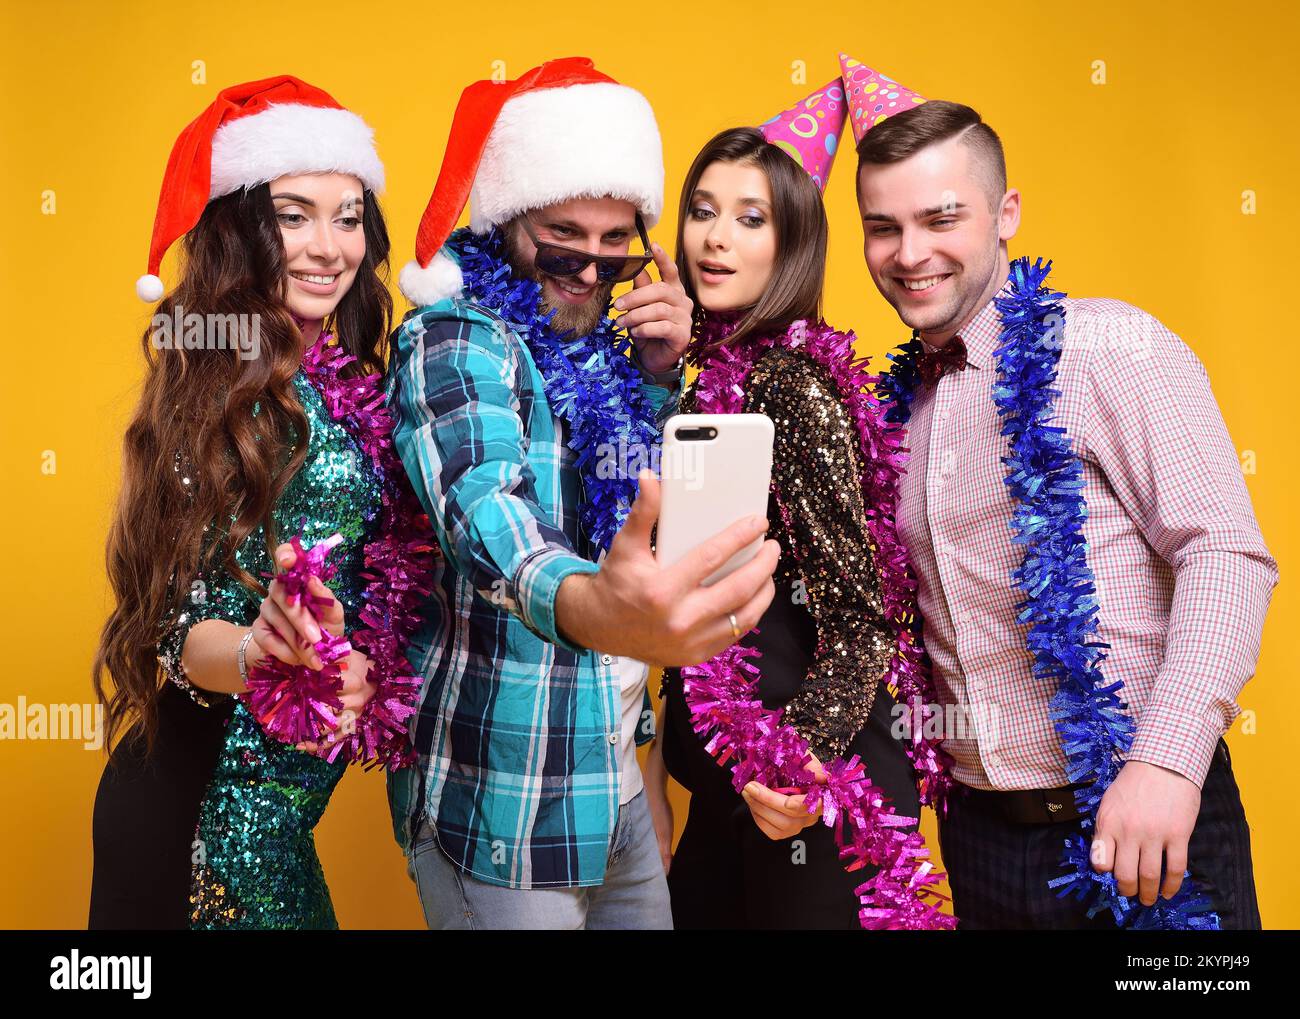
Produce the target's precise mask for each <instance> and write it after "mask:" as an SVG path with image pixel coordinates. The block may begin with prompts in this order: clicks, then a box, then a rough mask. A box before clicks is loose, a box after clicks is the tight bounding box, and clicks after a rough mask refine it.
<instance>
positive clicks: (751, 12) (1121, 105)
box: [0, 0, 1300, 927]
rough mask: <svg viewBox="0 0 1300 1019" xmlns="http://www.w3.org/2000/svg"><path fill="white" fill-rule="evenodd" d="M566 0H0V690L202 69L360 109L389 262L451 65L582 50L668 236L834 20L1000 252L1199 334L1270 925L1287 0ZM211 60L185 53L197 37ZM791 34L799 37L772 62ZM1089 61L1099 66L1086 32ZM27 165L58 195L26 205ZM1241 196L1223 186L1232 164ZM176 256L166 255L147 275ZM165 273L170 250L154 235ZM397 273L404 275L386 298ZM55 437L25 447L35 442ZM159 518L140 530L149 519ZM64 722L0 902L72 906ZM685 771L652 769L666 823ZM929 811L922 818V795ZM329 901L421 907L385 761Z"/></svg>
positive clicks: (106, 416)
mask: <svg viewBox="0 0 1300 1019" xmlns="http://www.w3.org/2000/svg"><path fill="white" fill-rule="evenodd" d="M1133 7H1134V5H1133V4H1131V3H1128V2H1124V3H1118V2H1093V3H1067V2H1058V3H1050V4H1048V3H1020V4H1012V5H1008V4H1004V3H998V4H991V3H968V4H963V5H945V4H884V3H870V2H864V0H852V2H844V0H823V2H820V3H815V4H803V3H789V4H782V3H772V2H757V3H755V2H746V3H740V2H736V0H726V2H720V0H697V2H693V3H683V2H676V0H674V2H655V0H648V2H645V3H638V4H604V5H592V6H591V7H584V8H582V9H579V8H576V7H574V6H571V5H567V4H546V5H538V4H534V3H522V2H519V0H508V2H504V0H493V2H490V3H487V2H485V3H481V4H474V5H465V4H460V3H456V4H450V3H412V2H405V0H390V2H388V3H382V4H376V5H367V4H361V5H358V4H342V3H334V2H328V0H317V2H315V3H310V4H281V3H275V2H271V0H259V2H257V3H246V2H230V3H222V4H206V3H205V4H185V3H167V4H163V3H130V4H126V3H122V4H113V3H93V4H92V3H84V4H71V3H49V2H42V3H15V2H14V0H4V7H3V11H4V13H3V30H2V31H0V81H2V82H3V102H2V103H0V138H2V139H3V147H2V149H0V152H2V158H0V195H3V198H4V201H5V202H6V203H7V210H6V215H5V217H4V219H5V222H4V226H3V229H2V234H0V235H2V236H3V245H2V248H0V259H2V261H0V288H3V289H2V290H0V296H2V297H3V306H2V307H3V316H4V317H3V327H2V328H3V333H4V335H3V346H4V351H5V354H6V361H7V363H6V366H5V368H4V370H3V371H0V422H2V424H3V437H4V441H3V457H4V459H3V475H0V476H2V477H3V479H4V481H5V482H6V485H5V489H6V491H5V497H4V499H3V503H2V505H3V510H2V512H3V520H2V526H0V533H2V534H3V536H4V539H3V540H4V543H5V547H4V549H3V554H2V555H0V563H3V565H4V583H3V584H0V612H2V614H3V618H5V619H8V620H9V623H8V625H9V634H10V637H9V650H8V652H7V653H6V654H5V655H4V664H3V668H2V669H0V703H7V704H14V703H16V702H17V699H18V697H19V696H20V695H22V696H25V697H26V698H27V700H28V702H29V703H34V702H40V703H47V704H48V703H85V702H87V701H89V700H91V698H92V695H91V693H90V674H89V665H90V661H91V656H92V653H93V649H94V646H95V642H96V639H97V636H98V632H99V628H100V626H101V624H102V622H103V619H104V617H105V613H106V610H107V606H108V594H107V588H106V584H105V580H104V571H103V554H104V538H105V534H106V530H107V526H108V520H109V513H110V509H111V506H112V500H113V497H114V494H115V492H116V487H117V483H118V465H119V449H120V443H121V437H122V432H123V429H124V427H125V423H126V420H127V416H128V414H129V412H130V410H131V407H132V405H133V402H134V399H135V396H136V393H137V391H138V383H139V378H140V374H141V367H142V359H141V354H140V350H139V336H140V333H141V331H142V329H143V328H144V325H145V323H146V321H147V316H148V313H149V312H148V309H147V308H146V306H145V305H144V304H142V303H141V302H140V301H138V300H137V299H136V297H135V294H134V288H133V284H134V281H135V278H136V277H137V276H138V275H140V274H141V273H143V272H144V271H145V268H146V265H145V262H146V255H147V248H148V240H149V231H150V227H151V225H152V222H153V215H154V208H155V202H156V200H157V195H158V187H159V183H160V181H161V176H162V171H163V167H164V166H165V164H166V159H167V154H168V152H169V151H170V147H171V144H172V142H173V140H174V139H175V137H176V135H177V133H178V132H179V131H180V129H181V128H182V127H183V126H184V125H185V124H186V123H187V122H188V121H190V120H191V119H192V118H193V117H194V116H196V115H197V114H198V112H199V111H200V110H201V109H202V108H203V107H204V106H205V105H206V104H207V103H208V102H209V101H210V100H211V99H212V97H213V96H214V95H215V94H216V92H217V91H218V90H219V89H221V88H222V87H224V86H226V85H229V84H233V83H235V82H239V81H246V80H252V79H256V78H261V77H265V76H268V75H271V74H277V73H286V72H287V73H291V74H294V75H297V76H299V77H301V78H304V79H306V80H307V81H310V82H312V83H313V84H316V85H319V86H321V87H323V88H325V89H326V90H328V91H329V92H331V93H332V94H333V95H334V96H335V98H337V99H338V100H339V101H340V102H341V103H343V104H344V105H346V106H348V107H350V108H352V109H354V110H356V111H357V112H358V113H360V114H361V115H362V116H364V117H365V118H366V120H367V121H368V122H369V123H370V124H371V125H372V126H373V127H374V129H375V132H376V136H377V139H378V145H379V150H380V154H381V156H382V158H383V159H384V161H385V163H386V166H387V171H388V193H387V195H386V196H385V200H384V208H385V213H386V215H387V218H388V223H389V227H390V230H391V232H392V237H393V265H394V276H395V274H396V268H398V267H400V266H401V264H402V263H403V262H405V261H406V260H407V259H408V258H409V257H410V255H411V252H412V247H413V243H414V234H415V228H416V224H417V222H418V218H419V215H420V212H421V211H422V209H423V207H424V204H425V201H426V200H427V198H428V194H429V191H430V189H431V187H432V184H433V180H434V178H435V175H436V172H437V168H438V164H439V160H440V159H441V155H442V151H443V146H444V144H445V141H446V136H447V130H448V127H449V125H450V122H451V116H452V111H453V110H454V108H455V104H456V100H457V97H458V96H459V93H460V90H461V88H462V87H464V86H465V85H466V84H468V83H469V82H470V81H473V80H475V79H479V78H485V77H489V76H491V74H492V72H493V69H494V67H493V62H494V61H504V67H505V72H506V74H507V76H510V77H514V76H516V75H518V74H519V73H521V72H522V71H524V70H526V69H527V68H529V67H532V66H534V65H535V64H537V63H540V62H541V61H542V60H544V59H547V58H551V57H559V56H568V55H573V54H586V55H589V56H591V57H592V58H594V59H595V61H596V64H597V66H598V67H600V68H601V69H603V70H605V71H606V72H609V73H611V74H612V75H614V76H615V77H616V78H618V79H620V80H622V81H624V82H626V83H628V84H631V85H633V86H635V87H636V88H638V89H640V90H642V91H643V92H644V93H645V94H646V96H647V97H648V98H649V100H650V102H651V103H652V105H653V106H654V108H655V110H656V111H657V113H658V116H659V120H660V125H661V129H662V132H663V137H664V145H665V157H666V158H665V161H666V166H667V186H666V192H667V194H666V199H667V200H666V203H665V204H666V205H667V206H668V214H667V215H666V216H665V218H664V222H663V223H662V224H661V226H660V227H659V228H658V229H657V230H656V231H655V235H656V237H657V238H658V239H659V240H661V241H663V242H664V243H665V244H667V245H669V246H671V238H672V236H673V233H672V231H673V228H674V222H673V220H674V218H675V213H674V212H673V210H674V209H675V206H676V201H677V189H678V188H679V187H680V184H681V180H682V177H683V175H684V173H685V171H686V169H687V167H688V165H689V163H690V160H691V158H692V157H693V156H694V154H695V153H696V151H698V149H699V147H700V146H701V145H702V144H703V143H704V141H705V140H707V139H708V138H709V137H710V136H712V135H713V134H714V132H716V131H718V130H720V129H722V128H725V127H731V126H735V125H740V124H755V123H758V122H760V121H762V120H765V119H766V118H767V117H769V116H771V115H772V114H774V113H776V112H777V111H779V110H781V109H784V108H785V107H787V106H789V105H791V104H792V103H793V102H794V101H795V100H796V99H798V98H801V97H802V96H803V95H804V94H806V93H807V92H809V91H811V90H812V89H813V88H814V87H816V86H819V85H821V84H822V83H823V82H824V81H826V80H828V79H829V78H831V77H832V76H833V75H834V74H835V73H836V70H837V62H836V54H837V52H838V51H840V50H844V51H846V52H848V53H850V54H851V55H853V56H855V57H857V58H858V59H860V60H862V61H864V62H866V63H867V64H869V65H871V66H873V67H876V68H878V69H880V70H881V71H883V72H884V73H885V74H888V75H890V76H892V77H894V78H897V79H898V80H899V81H900V82H902V83H903V84H906V85H908V86H909V87H911V88H913V89H915V90H917V91H919V92H920V93H921V94H923V95H926V96H930V97H935V98H948V99H957V100H961V101H964V102H967V103H969V104H971V105H973V106H975V107H976V108H977V109H979V110H980V111H981V112H982V113H983V114H984V116H985V117H986V118H987V119H988V121H989V122H990V123H991V124H993V126H994V127H995V128H996V129H997V130H998V131H999V132H1000V133H1001V135H1002V137H1003V139H1004V141H1005V144H1006V148H1007V155H1008V162H1009V166H1010V176H1011V182H1012V184H1013V185H1014V186H1017V187H1019V188H1020V189H1021V190H1022V191H1023V193H1024V196H1025V198H1024V226H1023V228H1022V230H1021V232H1020V236H1019V237H1018V238H1017V239H1016V240H1015V242H1013V246H1012V254H1013V255H1016V254H1031V255H1049V256H1051V257H1053V258H1054V259H1055V260H1056V265H1057V269H1056V273H1055V277H1054V278H1055V279H1056V280H1057V285H1058V286H1061V287H1062V288H1063V289H1065V290H1067V291H1069V292H1070V293H1071V294H1072V295H1074V296H1089V295H1091V296H1108V297H1116V298H1121V299H1124V300H1126V301H1130V302H1132V303H1134V304H1137V305H1139V306H1141V307H1143V308H1145V309H1146V310H1148V311H1150V312H1151V313H1153V314H1155V315H1156V316H1157V317H1159V318H1160V319H1161V320H1163V321H1164V322H1165V323H1166V324H1167V325H1168V326H1169V327H1170V328H1172V329H1173V330H1174V331H1175V332H1177V333H1178V334H1179V335H1180V336H1182V337H1183V338H1184V339H1185V340H1186V341H1187V342H1188V343H1189V344H1190V345H1191V346H1192V348H1193V349H1194V350H1195V351H1196V352H1197V354H1198V355H1199V356H1200V357H1201V359H1202V360H1203V361H1204V363H1205V365H1206V368H1207V369H1208V370H1209V373H1210V377H1211V380H1212V381H1213V384H1214V389H1215V392H1216V394H1217V396H1218V399H1219V402H1220V404H1221V406H1222V408H1223V412H1224V415H1225V417H1226V418H1227V421H1228V426H1229V429H1230V431H1231V434H1232V436H1233V439H1234V441H1235V443H1236V445H1237V447H1238V448H1239V449H1240V450H1243V451H1244V450H1252V451H1254V454H1255V457H1256V461H1257V465H1258V473H1256V474H1254V475H1252V476H1249V477H1248V478H1247V481H1248V484H1249V486H1250V490H1251V495H1252V497H1253V499H1254V504H1255V509H1256V512H1257V513H1258V515H1259V521H1260V524H1261V526H1262V528H1263V531H1264V535H1265V537H1266V538H1267V540H1268V542H1269V545H1270V547H1271V549H1272V551H1273V553H1274V554H1275V555H1276V557H1277V558H1278V560H1279V561H1280V563H1281V567H1282V576H1283V581H1282V584H1281V586H1280V587H1279V588H1278V590H1277V591H1276V593H1275V596H1274V599H1273V605H1272V610H1271V612H1270V615H1269V620H1268V626H1267V629H1266V631H1265V634H1264V650H1263V654H1262V657H1261V659H1260V663H1259V671H1258V675H1257V676H1256V678H1255V679H1254V680H1253V681H1252V682H1251V683H1250V684H1249V685H1248V686H1247V688H1246V690H1245V692H1244V694H1243V696H1242V698H1241V703H1242V706H1243V707H1244V708H1245V709H1247V710H1248V711H1249V712H1253V713H1254V719H1255V725H1256V727H1257V732H1256V733H1255V734H1245V733H1243V732H1241V731H1240V729H1239V728H1238V729H1237V730H1234V732H1233V734H1232V735H1231V736H1230V741H1231V744H1232V750H1233V755H1234V759H1235V763H1236V770H1237V776H1238V779H1239V782H1240V784H1241V787H1242V792H1243V797H1244V799H1245V804H1246V811H1247V814H1248V816H1249V818H1250V821H1251V825H1252V829H1253V832H1254V859H1255V868H1256V879H1257V883H1258V888H1259V895H1260V903H1261V908H1262V912H1263V917H1264V923H1265V926H1268V927H1294V926H1297V920H1300V891H1297V887H1296V882H1295V881H1294V879H1293V877H1292V869H1291V868H1292V864H1291V860H1290V856H1289V854H1290V852H1291V848H1292V841H1293V839H1294V837H1295V835H1296V832H1297V822H1296V819H1295V814H1294V811H1293V809H1292V806H1291V799H1292V797H1291V795H1290V788H1291V786H1290V783H1291V781H1292V778H1293V775H1292V773H1291V771H1290V766H1289V765H1288V761H1291V760H1293V758H1292V757H1291V756H1290V754H1291V752H1292V751H1293V750H1294V747H1295V739H1294V736H1293V734H1292V726H1293V724H1294V714H1295V711H1296V707H1297V694H1296V691H1295V687H1294V677H1295V673H1296V665H1297V655H1296V650H1295V648H1296V640H1295V634H1296V631H1297V629H1298V628H1300V603H1298V602H1297V599H1296V596H1295V593H1294V592H1295V586H1294V585H1295V573H1293V572H1292V571H1293V570H1294V569H1295V563H1296V562H1297V559H1296V556H1295V555H1294V551H1295V534H1294V531H1293V530H1292V528H1291V524H1292V523H1293V520H1294V515H1293V512H1292V506H1293V502H1294V499H1295V497H1296V495H1297V492H1298V491H1300V482H1298V481H1297V468H1298V467H1300V461H1298V459H1297V454H1296V443H1295V438H1294V424H1293V421H1294V417H1293V414H1294V409H1295V401H1296V396H1295V389H1294V381H1293V376H1295V375H1296V364H1297V361H1296V357H1297V354H1296V349H1295V337H1294V327H1293V321H1294V311H1293V307H1292V302H1293V301H1294V290H1295V284H1294V279H1293V277H1292V275H1291V256H1292V255H1293V245H1292V241H1293V240H1294V237H1295V234H1296V229H1295V228H1296V214H1295V211H1294V205H1295V191H1294V188H1295V181H1296V177H1295V168H1296V166H1297V155H1298V153H1297V142H1296V134H1295V130H1294V121H1295V109H1296V102H1297V99H1298V98H1300V96H1298V95H1297V71H1296V64H1295V57H1294V52H1293V49H1292V48H1293V46H1294V42H1295V40H1296V38H1297V27H1298V26H1297V20H1298V19H1297V16H1296V14H1295V13H1294V10H1293V9H1289V8H1290V7H1291V5H1290V4H1287V3H1282V2H1272V3H1261V4H1251V3H1247V4H1238V5H1230V6H1225V5H1222V4H1218V3H1214V4H1211V3H1206V2H1201V3H1178V4H1173V3H1170V4H1152V5H1149V9H1147V10H1134V9H1132V8H1133ZM198 60H201V61H204V62H205V63H206V73H207V82H206V83H205V84H193V83H192V82H191V74H192V62H193V61H198ZM796 61H803V62H804V64H805V66H806V69H807V70H806V79H805V80H803V81H797V80H795V79H794V77H793V76H794V75H795V74H796V73H797V65H796V63H795V62H796ZM1095 61H1104V62H1105V74H1106V83H1105V84H1094V83H1093V80H1092V79H1093V76H1094V73H1095V72H1094V62H1095ZM852 183H853V165H852V153H851V151H850V150H849V149H848V147H847V145H846V146H845V151H844V152H843V154H842V157H841V159H840V165H839V166H838V167H837V168H836V169H835V171H834V173H833V174H832V176H831V180H830V188H829V194H828V197H827V203H828V207H829V214H830V221H831V229H832V238H831V251H830V273H829V289H828V293H827V318H828V319H829V321H831V322H832V323H834V324H836V325H838V326H840V327H841V328H853V329H855V330H857V332H858V335H859V336H861V337H862V338H863V339H862V347H863V350H864V351H866V352H869V353H872V354H873V355H876V356H879V355H880V354H882V353H883V351H884V350H885V349H887V348H889V347H891V346H893V345H894V344H895V343H896V342H898V341H900V340H901V339H904V338H905V337H904V336H903V334H902V331H901V330H900V327H899V324H898V322H897V319H896V318H895V317H894V314H893V312H892V311H891V310H890V309H889V308H888V307H887V306H886V305H885V304H884V302H883V301H882V300H881V299H880V297H879V296H878V295H877V293H876V292H875V289H874V287H873V286H872V284H871V282H870V280H869V278H868V276H867V275H866V272H865V270H864V267H863V265H862V259H861V249H860V243H861V238H860V233H859V228H858V226H857V223H856V216H855V206H854V201H853V193H852ZM47 190H53V191H54V192H55V195H56V202H57V212H56V213H55V214H54V215H44V214H42V211H41V205H42V193H43V192H45V191H47ZM1247 190H1250V191H1253V192H1255V194H1256V196H1257V202H1258V207H1257V214H1255V215H1244V214H1243V213H1242V201H1243V198H1242V194H1243V192H1244V191H1247ZM169 274H171V275H169ZM163 275H164V278H165V279H172V280H174V278H175V277H174V260H173V259H169V260H168V261H167V262H166V263H164V270H163ZM403 306H404V305H403V304H401V303H400V300H399V307H403ZM47 450H52V451H54V453H55V455H56V457H57V460H56V465H57V470H56V472H55V473H53V474H46V473H43V472H42V469H41V467H42V457H43V455H44V451H47ZM159 537H160V545H161V543H162V541H164V540H165V538H164V537H163V536H159ZM103 760H104V759H103V756H102V754H100V753H99V752H95V751H87V750H83V749H82V748H81V746H80V745H79V744H77V743H70V742H55V741H45V742H33V741H25V742H8V741H5V742H0V767H2V768H3V772H2V774H3V779H2V780H0V830H2V831H3V838H2V839H0V925H3V926H5V927H77V926H81V925H84V923H85V920H86V907H87V898H88V891H89V883H90V873H91V843H90V819H91V805H92V802H93V798H94V793H95V787H96V784H97V782H98V780H99V775H100V771H101V769H102V767H103ZM683 817H684V804H683V803H682V801H680V800H679V801H678V823H679V825H680V823H681V820H682V819H683ZM926 825H927V828H926V830H927V833H928V834H929V836H930V841H931V842H932V843H933V841H934V839H933V824H932V819H929V820H927V822H926ZM319 844H320V852H321V857H322V859H323V861H324V866H325V872H326V874H327V876H328V879H329V882H330V885H331V888H332V890H333V895H334V900H335V904H336V907H337V910H338V915H339V919H340V922H341V924H342V925H343V926H344V927H390V926H419V925H420V923H421V914H420V910H419V906H418V902H417V897H416V894H415V888H414V886H413V885H412V884H411V883H410V882H409V880H408V879H407V877H406V875H405V873H404V869H403V861H402V859H401V856H400V854H399V852H398V850H397V848H396V846H395V844H394V842H393V840H392V837H391V835H390V828H389V820H388V811H387V806H386V802H385V797H384V791H383V781H382V778H381V777H380V776H379V775H378V774H374V773H371V774H366V773H362V772H360V771H354V772H352V773H350V774H349V775H348V776H347V777H346V778H345V779H344V781H343V783H342V784H341V786H340V788H339V791H338V793H337V794H336V796H335V798H334V802H333V803H332V805H331V806H330V809H329V810H328V811H327V812H326V815H325V818H324V821H323V822H322V824H321V827H320V830H319Z"/></svg>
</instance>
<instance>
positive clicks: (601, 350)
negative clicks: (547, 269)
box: [447, 228, 660, 551]
mask: <svg viewBox="0 0 1300 1019" xmlns="http://www.w3.org/2000/svg"><path fill="white" fill-rule="evenodd" d="M447 244H448V246H449V247H451V248H452V249H453V250H454V251H455V252H456V253H457V255H458V256H459V259H460V271H461V275H462V276H463V278H464V288H465V290H464V296H465V299H466V300H468V301H471V302H472V303H474V304H477V305H480V306H481V307H483V308H486V309H487V310H488V311H490V312H492V313H493V314H494V315H496V316H497V317H498V318H500V319H501V320H502V321H504V322H505V323H506V325H507V326H508V327H509V328H510V330H511V331H512V332H513V333H515V334H516V335H517V336H518V337H519V338H520V339H521V340H523V342H524V344H525V345H526V346H527V347H528V350H529V352H530V353H531V354H532V356H533V361H534V363H535V364H536V365H537V370H538V372H539V373H540V374H541V376H542V382H543V385H544V389H545V392H546V399H547V401H548V402H549V404H550V407H551V411H552V413H554V414H556V415H557V416H558V417H560V418H562V419H563V420H564V421H565V422H566V423H567V424H568V425H569V434H568V438H567V444H568V446H569V448H570V449H571V450H573V452H574V453H576V454H577V458H578V459H577V468H578V472H579V474H580V475H581V477H582V489H583V502H582V505H581V506H580V507H579V512H578V519H579V522H580V524H581V526H582V529H583V532H584V533H585V534H586V535H587V537H588V538H589V539H590V540H591V542H592V544H593V545H594V546H595V547H596V548H598V549H600V550H602V551H604V550H608V549H609V544H610V542H611V541H613V539H614V535H615V534H616V533H617V532H618V529H619V528H620V527H621V526H622V525H623V521H624V520H625V519H626V517H627V513H628V511H629V510H630V509H631V508H632V503H633V501H634V500H635V499H636V494H637V482H636V477H635V475H631V476H629V473H628V472H626V471H623V470H615V471H611V470H610V469H609V464H608V462H606V460H605V459H603V457H602V452H601V450H602V447H603V448H604V449H606V450H608V449H610V448H613V449H629V450H640V451H643V453H644V456H645V457H646V458H647V460H648V459H649V458H650V457H651V456H652V450H654V448H655V447H656V446H657V445H658V443H659V440H660V431H659V426H658V423H657V420H656V408H655V407H654V405H653V403H652V402H651V401H650V399H649V397H648V396H647V394H646V392H645V390H644V389H643V388H642V385H643V383H642V381H641V375H640V373H639V372H638V371H637V369H636V366H635V365H634V364H632V362H631V361H630V360H629V358H628V354H629V352H630V349H631V343H630V341H629V340H628V338H627V336H626V335H625V334H623V333H622V332H620V331H619V330H618V329H617V327H616V326H615V325H614V323H613V322H612V321H611V320H610V319H609V318H608V317H604V318H602V319H601V321H600V325H598V326H597V327H596V329H595V330H594V331H592V332H590V333H588V334H587V335H586V336H574V335H572V334H571V333H561V334H558V335H557V334H556V332H555V331H554V330H553V329H552V328H551V326H550V322H551V319H552V318H553V317H554V315H555V312H554V311H542V310H541V290H542V288H541V284H539V283H537V282H536V281H535V280H531V279H521V278H519V277H517V276H516V275H514V273H513V271H512V270H511V268H510V264H509V262H508V261H507V260H506V257H505V241H504V238H503V237H502V235H501V232H500V231H499V230H497V229H495V228H493V229H492V230H491V231H490V232H489V233H487V234H486V235H484V236H477V235H475V234H473V233H472V232H470V231H469V230H468V229H464V228H462V229H460V230H457V231H456V232H455V233H453V234H452V235H451V237H450V238H449V239H448V241H447ZM602 465H603V467H602Z"/></svg>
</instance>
